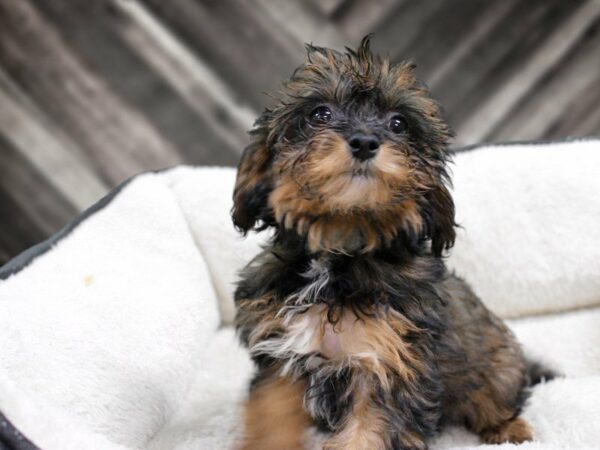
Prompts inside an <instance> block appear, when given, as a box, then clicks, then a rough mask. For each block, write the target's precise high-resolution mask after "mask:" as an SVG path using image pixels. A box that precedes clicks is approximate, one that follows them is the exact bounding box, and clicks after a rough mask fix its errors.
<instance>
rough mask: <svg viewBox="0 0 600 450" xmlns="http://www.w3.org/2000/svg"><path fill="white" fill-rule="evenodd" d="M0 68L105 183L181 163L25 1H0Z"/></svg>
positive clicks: (156, 133)
mask: <svg viewBox="0 0 600 450" xmlns="http://www.w3.org/2000/svg"><path fill="white" fill-rule="evenodd" d="M0 64H2V65H3V66H4V67H5V68H6V71H7V73H8V74H9V75H10V76H11V77H13V78H14V80H15V83H16V84H18V85H19V86H20V87H21V89H23V90H25V91H27V92H28V93H29V94H30V96H31V98H33V99H34V101H35V102H36V103H37V104H39V105H40V107H41V108H42V109H44V110H45V111H47V113H48V115H49V116H51V117H52V118H53V119H54V120H55V123H56V124H57V125H58V126H60V127H62V128H63V129H64V130H65V131H66V132H67V133H68V134H69V135H71V136H72V137H73V138H74V139H75V140H77V141H78V142H80V143H81V148H82V149H83V150H84V151H86V153H87V155H88V156H89V158H90V160H93V161H94V163H95V165H96V167H97V168H98V169H99V172H100V173H102V174H103V175H104V176H105V177H106V178H107V179H109V180H112V181H113V182H118V181H121V180H122V179H124V178H126V177H129V176H130V175H131V174H132V173H136V172H139V171H140V170H144V169H154V168H157V167H164V166H170V165H175V164H177V163H179V162H181V159H180V157H179V155H178V154H177V151H176V150H175V149H174V148H173V146H172V145H171V143H169V142H168V141H166V140H165V139H164V138H163V137H162V136H161V135H160V134H159V133H158V132H157V130H156V129H155V128H154V127H153V126H152V125H151V124H150V123H149V122H148V121H147V120H146V119H145V118H144V116H143V114H142V113H141V112H140V111H136V110H134V109H132V108H131V107H130V106H129V105H127V104H126V103H124V102H123V101H121V99H120V98H118V97H117V96H116V95H115V94H114V93H113V92H112V91H111V90H110V89H109V88H108V86H107V85H106V84H105V83H103V81H102V80H101V79H99V78H98V77H97V76H96V75H95V74H94V73H93V72H92V71H90V70H89V69H88V68H87V67H86V66H84V65H83V64H82V62H81V61H80V60H78V59H77V58H76V57H75V55H74V54H73V53H72V52H71V51H70V47H69V45H68V43H66V42H64V40H63V39H62V38H61V37H60V36H59V35H58V34H57V33H56V32H55V30H54V29H53V28H52V27H51V26H50V25H49V24H48V23H47V21H46V20H45V19H44V18H43V17H42V16H40V14H39V13H38V12H37V11H36V10H35V8H33V7H32V5H31V4H30V3H29V2H28V1H25V0H23V1H19V2H10V4H8V3H3V2H0Z"/></svg>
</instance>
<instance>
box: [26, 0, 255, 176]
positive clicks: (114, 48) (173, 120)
mask: <svg viewBox="0 0 600 450" xmlns="http://www.w3.org/2000/svg"><path fill="white" fill-rule="evenodd" d="M34 1H35V3H36V7H37V8H38V9H39V10H40V11H42V12H43V14H44V16H45V17H47V18H48V19H49V20H50V21H51V22H52V23H53V24H54V25H55V26H56V28H57V30H59V31H60V33H61V35H62V36H63V37H64V39H65V40H66V41H68V42H69V43H70V45H71V48H72V49H73V51H74V52H76V54H77V57H78V58H80V59H81V60H82V61H83V62H85V64H86V65H87V66H88V67H90V68H91V69H92V70H93V72H94V74H95V75H96V76H97V77H99V78H100V79H102V80H103V81H104V82H105V83H106V84H107V85H108V86H109V87H110V89H111V91H113V92H114V93H115V94H116V95H118V96H119V98H120V99H121V100H122V101H124V102H126V103H127V104H129V105H131V107H132V108H134V109H135V110H137V111H140V112H142V113H143V115H144V117H145V118H146V119H147V120H148V121H149V122H150V123H151V124H152V125H153V126H154V127H155V128H156V129H157V131H158V132H159V133H160V134H161V135H162V136H164V137H165V139H167V140H168V141H169V142H171V143H172V144H173V146H174V147H175V148H176V150H177V151H178V152H179V153H180V154H181V156H182V158H184V159H185V160H186V161H189V162H195V163H198V164H233V163H234V162H235V160H236V159H237V158H238V156H239V151H240V150H239V149H240V148H243V146H244V143H245V140H246V130H247V128H248V127H249V125H248V124H249V123H250V124H251V122H252V120H251V119H248V118H247V117H246V118H245V119H244V123H243V124H241V125H240V124H239V121H237V119H238V118H239V117H240V116H242V115H243V111H244V110H243V108H242V106H241V105H232V104H231V103H232V102H231V101H229V103H230V104H225V103H224V102H220V103H219V101H218V100H220V99H221V97H222V96H221V97H218V96H217V94H220V93H222V92H223V89H219V87H220V86H218V85H215V83H214V82H212V83H211V81H213V80H207V77H206V76H205V74H206V72H207V71H208V70H207V68H206V67H205V66H203V65H202V64H200V62H199V61H196V60H195V59H194V55H192V54H191V53H190V52H187V51H186V49H185V48H183V47H182V46H181V45H179V42H177V41H176V40H175V39H174V37H173V36H172V35H171V34H170V33H169V32H168V31H167V30H165V29H164V27H163V26H162V24H160V23H157V21H156V20H154V17H153V16H152V15H151V14H150V13H149V12H148V11H147V9H146V8H145V7H143V6H141V5H140V3H139V2H137V1H109V0H101V1H98V2H95V3H94V4H93V5H92V6H90V4H89V3H88V2H82V1H78V0H77V1H73V0H57V1H53V2H45V1H43V0H34ZM205 82H208V84H207V83H205ZM158 99H160V101H157V100H158ZM227 100H228V99H225V101H227ZM247 115H248V114H246V116H247ZM224 129H226V132H225V130H224Z"/></svg>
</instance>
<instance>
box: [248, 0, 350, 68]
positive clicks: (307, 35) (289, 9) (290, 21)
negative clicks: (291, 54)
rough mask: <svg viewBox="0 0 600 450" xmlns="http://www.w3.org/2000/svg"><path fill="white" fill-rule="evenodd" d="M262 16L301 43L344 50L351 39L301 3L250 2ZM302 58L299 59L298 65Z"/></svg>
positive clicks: (261, 0)
mask: <svg viewBox="0 0 600 450" xmlns="http://www.w3.org/2000/svg"><path fill="white" fill-rule="evenodd" d="M249 1H250V2H251V3H252V4H253V5H254V6H255V7H256V8H257V10H260V11H261V13H262V14H265V15H268V16H269V17H270V18H271V19H272V20H273V21H275V22H277V23H278V24H279V26H281V27H282V28H283V29H285V30H286V31H287V32H288V33H289V34H290V35H291V36H293V38H294V39H295V40H296V41H298V42H299V43H302V44H304V43H315V44H318V45H320V46H323V47H330V48H337V49H342V48H344V46H345V45H349V44H350V43H351V41H350V38H349V37H348V36H345V35H344V34H343V33H342V32H341V30H340V29H339V28H338V27H337V26H336V25H335V24H334V23H332V22H331V21H330V20H328V19H327V18H326V17H323V16H322V15H320V14H318V12H315V11H314V8H306V7H305V5H303V4H302V3H300V2H282V1H280V0H249ZM299 62H300V58H298V63H299Z"/></svg>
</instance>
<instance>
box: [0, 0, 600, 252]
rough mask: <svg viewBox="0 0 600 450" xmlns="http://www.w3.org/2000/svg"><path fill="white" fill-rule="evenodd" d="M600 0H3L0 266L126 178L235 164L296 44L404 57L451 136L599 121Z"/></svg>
mask: <svg viewBox="0 0 600 450" xmlns="http://www.w3.org/2000/svg"><path fill="white" fill-rule="evenodd" d="M599 30H600V1H598V0H569V1H565V0H489V1H481V0H451V1H440V0H418V1H417V0H373V1H368V2H367V1H363V0H298V1H289V2H288V1H285V2H284V1H279V0H170V1H168V2H165V1H161V0H97V1H94V2H89V1H87V0H52V1H47V0H19V1H15V0H0V264H2V263H3V262H5V261H6V260H7V259H9V258H11V257H12V256H14V255H15V254H17V253H18V252H20V251H22V250H23V249H25V248H26V247H28V246H30V245H32V244H34V243H36V242H38V241H39V240H41V239H44V238H45V237H47V236H49V235H50V234H51V233H53V232H55V231H56V230H58V229H59V228H60V227H61V226H62V225H64V224H65V223H67V222H68V221H69V220H71V219H72V218H73V217H75V216H76V215H77V214H78V213H79V212H81V211H82V210H83V209H84V208H85V207H86V206H87V205H89V204H91V203H93V202H94V201H95V200H97V199H98V198H99V197H100V196H102V195H103V194H104V193H105V192H107V191H108V190H109V189H110V188H111V187H113V186H115V185H116V184H117V183H119V182H121V181H122V180H124V179H126V178H128V177H130V176H132V175H134V174H136V173H139V172H141V171H145V170H152V169H158V168H164V167H169V166H173V165H176V164H205V165H234V164H235V163H236V161H237V159H238V157H239V155H240V153H241V151H242V149H243V147H244V145H245V143H246V139H247V137H246V130H247V129H248V128H249V127H250V126H251V124H252V121H253V118H254V117H255V116H256V114H257V113H258V112H259V111H260V110H261V109H262V108H264V107H265V106H266V105H268V104H269V97H268V95H265V93H268V92H274V91H276V90H277V89H278V88H279V86H280V83H281V80H282V79H283V78H284V77H286V76H287V75H289V73H290V72H291V71H292V70H293V68H294V67H295V66H296V65H297V64H298V63H299V62H300V61H301V59H302V57H303V44H304V42H308V41H310V42H313V43H316V44H320V45H326V46H335V47H338V48H341V47H342V46H344V45H350V46H353V45H356V44H357V43H358V41H359V40H360V38H361V37H362V36H363V35H364V34H366V33H375V38H374V46H375V48H376V49H377V50H378V51H381V52H384V53H387V54H389V55H390V56H391V57H392V58H393V59H396V60H399V59H412V60H413V61H414V62H416V64H417V67H418V69H417V70H418V71H419V74H420V76H421V77H422V78H423V79H424V80H425V81H426V82H427V83H428V84H429V85H430V87H431V89H432V92H433V93H434V95H435V96H436V97H437V98H438V99H439V100H440V101H441V102H442V104H443V105H444V107H445V110H446V115H447V118H448V120H449V122H450V124H451V125H452V127H453V128H454V130H455V131H456V145H460V144H472V143H476V142H481V141H490V140H519V139H539V138H558V137H565V136H571V135H582V136H583V135H598V134H600V107H599V106H598V105H599V104H600V71H599V70H598V68H599V67H600V32H599Z"/></svg>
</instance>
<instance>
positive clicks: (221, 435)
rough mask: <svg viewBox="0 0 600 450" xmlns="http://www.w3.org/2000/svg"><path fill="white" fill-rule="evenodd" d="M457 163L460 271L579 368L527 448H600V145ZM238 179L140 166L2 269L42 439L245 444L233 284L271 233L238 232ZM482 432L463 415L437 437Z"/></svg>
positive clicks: (1, 402)
mask: <svg viewBox="0 0 600 450" xmlns="http://www.w3.org/2000/svg"><path fill="white" fill-rule="evenodd" d="M454 174H455V199H456V203H457V213H458V216H457V220H458V222H459V223H460V225H462V227H463V229H461V231H460V233H459V238H458V241H457V244H456V247H455V249H454V250H453V253H452V256H451V257H450V258H449V261H448V263H449V265H450V267H452V268H453V269H454V270H456V271H457V272H458V273H459V274H461V275H462V276H464V277H465V278H466V279H467V280H468V281H469V282H471V283H472V285H473V286H474V288H475V291H476V292H477V293H479V294H480V295H481V296H482V297H483V299H484V301H485V302H486V303H487V304H488V306H489V307H490V308H492V309H493V310H494V311H496V312H497V313H499V314H500V315H502V316H503V317H509V318H511V319H513V320H512V321H511V322H510V325H511V326H512V327H513V329H514V330H515V332H516V334H517V336H518V337H519V339H520V340H521V341H522V342H523V343H524V346H525V348H526V351H527V353H528V354H530V355H531V356H532V357H533V358H536V359H538V360H541V361H543V362H546V363H547V364H549V365H551V366H552V367H553V368H554V369H556V370H558V371H560V372H561V373H563V374H564V375H565V377H564V378H560V379H557V380H554V381H551V382H548V383H545V384H541V385H538V386H537V387H535V388H534V390H533V393H532V396H531V399H530V401H529V402H528V403H527V405H526V407H525V410H524V416H525V417H526V418H527V419H528V420H529V421H530V423H531V424H532V426H533V428H534V433H535V439H536V440H535V442H533V443H527V444H524V445H523V446H522V447H521V448H523V449H554V448H568V447H570V448H576V449H580V448H600V440H599V437H600V326H599V325H600V276H599V275H600V244H599V243H600V224H599V223H600V198H599V197H598V192H600V178H599V175H600V141H593V140H592V141H579V142H570V143H560V144H537V145H528V146H525V145H511V146H498V147H495V148H482V149H478V150H471V151H469V152H465V153H462V154H459V155H458V156H457V157H456V162H455V167H454ZM234 176H235V174H234V171H233V170H232V169H216V168H190V167H180V168H176V169H173V170H169V171H166V172H162V173H157V174H154V173H149V174H144V175H141V176H138V177H136V178H134V179H133V180H132V181H131V182H129V183H128V184H126V185H125V186H124V187H123V188H122V189H121V190H120V191H119V192H118V193H117V194H116V195H114V196H113V198H111V199H110V201H106V202H104V203H105V204H103V205H102V207H101V208H96V209H95V211H93V212H92V213H90V214H88V215H86V217H85V218H84V219H83V220H81V221H80V222H79V223H78V224H77V225H76V226H75V227H74V228H73V229H72V230H67V231H66V232H64V233H62V234H61V236H59V238H58V239H56V240H54V241H53V242H52V243H51V245H50V246H47V245H42V246H41V247H40V248H38V249H36V250H34V251H32V252H30V254H29V255H25V256H24V257H22V258H21V259H20V260H17V261H15V262H13V263H11V264H9V265H7V266H6V267H5V268H4V269H3V271H0V275H1V276H3V277H5V278H6V279H5V280H4V281H0V342H1V343H2V345H1V346H0V411H1V412H2V413H4V415H5V416H6V417H7V418H8V420H10V422H12V424H14V425H15V426H16V427H17V428H18V429H19V430H20V431H21V432H22V433H23V434H24V435H25V436H27V437H28V438H29V439H30V440H31V441H33V442H34V443H35V444H36V445H38V446H39V447H40V448H42V449H43V450H53V449H57V450H58V449H60V450H71V449H73V450H75V449H77V450H80V449H99V450H109V449H121V450H123V449H128V450H131V449H149V450H166V449H181V450H184V449H190V450H191V449H194V450H197V449H219V450H222V449H227V448H229V447H230V446H231V444H232V442H233V440H234V437H235V434H236V433H237V432H238V431H239V424H238V410H239V403H240V401H241V400H242V399H243V396H244V395H245V392H246V384H247V381H248V379H249V377H250V375H251V372H252V365H251V363H250V361H249V358H248V356H247V354H246V352H245V351H244V350H243V349H241V348H240V347H239V345H238V344H237V342H236V339H235V336H234V333H233V330H232V328H231V327H230V326H229V325H230V324H231V320H232V316H233V303H232V300H231V293H232V289H233V287H232V286H233V281H234V280H235V273H236V271H237V270H239V268H240V267H241V266H242V265H243V264H244V263H245V262H246V261H248V259H249V258H250V257H251V256H252V255H253V254H255V253H256V252H257V251H258V245H259V243H260V242H261V241H262V240H263V239H264V237H263V236H256V235H252V236H250V237H249V238H247V239H246V240H243V239H242V238H241V237H239V236H237V235H236V233H235V231H234V230H233V228H232V225H231V223H230V219H229V209H230V206H231V200H230V197H231V190H232V185H233V180H234ZM46 247H50V248H48V249H46ZM32 254H35V255H36V256H35V257H34V258H33V260H32V261H29V260H30V259H31V256H32ZM22 265H26V267H25V268H23V269H21V268H20V266H22ZM2 426H3V424H2V422H1V421H0V428H1V427H2ZM274 426H276V424H274ZM479 446H481V445H480V444H479V442H478V440H477V438H476V437H475V436H473V435H471V434H469V433H468V432H466V431H465V430H462V429H449V430H445V431H444V433H443V434H442V436H441V437H439V438H438V439H436V440H435V441H434V442H433V443H432V447H433V448H436V449H446V448H473V447H479ZM512 447H513V446H512V445H509V444H506V445H503V446H499V447H494V448H499V449H503V448H512ZM0 448H1V446H0Z"/></svg>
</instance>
